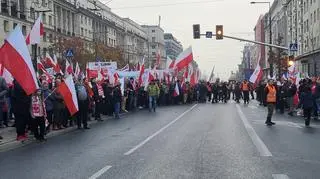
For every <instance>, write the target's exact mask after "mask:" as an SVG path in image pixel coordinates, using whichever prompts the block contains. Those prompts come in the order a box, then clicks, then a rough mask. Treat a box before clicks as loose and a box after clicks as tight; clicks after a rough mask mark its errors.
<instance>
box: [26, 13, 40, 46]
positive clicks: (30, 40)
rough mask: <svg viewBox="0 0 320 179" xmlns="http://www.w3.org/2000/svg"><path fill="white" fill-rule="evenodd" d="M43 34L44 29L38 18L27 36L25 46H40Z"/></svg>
mask: <svg viewBox="0 0 320 179" xmlns="http://www.w3.org/2000/svg"><path fill="white" fill-rule="evenodd" d="M43 34H44V28H43V24H42V20H41V16H39V17H38V19H37V21H36V22H35V24H34V25H33V27H32V29H31V31H30V33H29V35H28V36H27V38H26V43H27V45H33V44H40V41H41V36H43Z"/></svg>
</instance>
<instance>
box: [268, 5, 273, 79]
mask: <svg viewBox="0 0 320 179" xmlns="http://www.w3.org/2000/svg"><path fill="white" fill-rule="evenodd" d="M271 21H272V18H271V3H270V2H269V34H270V35H269V43H270V44H272V29H271V27H272V24H271ZM269 65H270V77H271V78H273V53H272V47H271V46H269Z"/></svg>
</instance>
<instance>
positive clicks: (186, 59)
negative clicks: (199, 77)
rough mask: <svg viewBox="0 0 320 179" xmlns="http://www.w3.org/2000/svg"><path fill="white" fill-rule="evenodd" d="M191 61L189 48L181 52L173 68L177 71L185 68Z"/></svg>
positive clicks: (191, 55)
mask: <svg viewBox="0 0 320 179" xmlns="http://www.w3.org/2000/svg"><path fill="white" fill-rule="evenodd" d="M192 60H193V54H192V47H191V46H190V47H189V48H187V49H186V50H185V51H183V52H182V53H181V54H180V55H179V56H178V57H177V59H176V60H175V64H174V67H175V68H177V69H178V71H180V70H182V69H183V68H185V67H187V66H188V65H189V63H191V62H192Z"/></svg>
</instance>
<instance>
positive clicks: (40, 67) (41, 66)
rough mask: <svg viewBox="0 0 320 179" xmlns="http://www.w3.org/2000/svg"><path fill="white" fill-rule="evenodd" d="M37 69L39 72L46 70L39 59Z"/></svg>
mask: <svg viewBox="0 0 320 179" xmlns="http://www.w3.org/2000/svg"><path fill="white" fill-rule="evenodd" d="M37 68H38V71H39V70H42V71H44V70H45V69H46V68H45V67H44V66H43V64H42V62H41V61H40V59H39V58H37Z"/></svg>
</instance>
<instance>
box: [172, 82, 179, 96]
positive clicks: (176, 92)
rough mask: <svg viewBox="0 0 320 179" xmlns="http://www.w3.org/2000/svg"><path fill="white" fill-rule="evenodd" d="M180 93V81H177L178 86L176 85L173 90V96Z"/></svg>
mask: <svg viewBox="0 0 320 179" xmlns="http://www.w3.org/2000/svg"><path fill="white" fill-rule="evenodd" d="M179 95H180V91H179V86H178V82H176V86H175V88H174V91H173V96H174V97H177V96H179Z"/></svg>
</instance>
